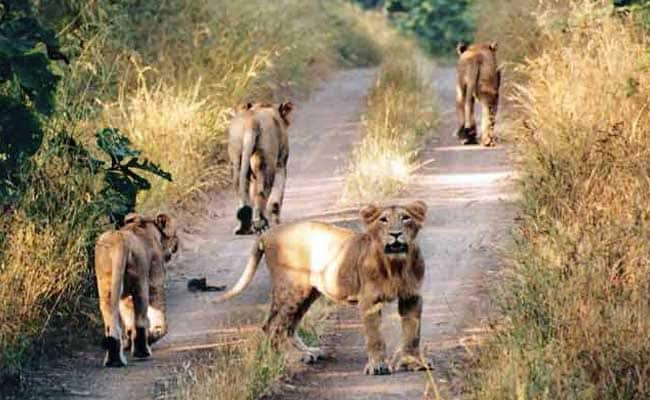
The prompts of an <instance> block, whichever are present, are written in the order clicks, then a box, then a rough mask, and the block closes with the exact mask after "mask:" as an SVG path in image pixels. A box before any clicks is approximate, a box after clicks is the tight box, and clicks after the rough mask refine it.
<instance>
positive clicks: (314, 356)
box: [301, 351, 323, 365]
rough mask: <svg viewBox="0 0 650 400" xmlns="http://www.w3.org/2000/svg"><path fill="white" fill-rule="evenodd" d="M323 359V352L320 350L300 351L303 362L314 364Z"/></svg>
mask: <svg viewBox="0 0 650 400" xmlns="http://www.w3.org/2000/svg"><path fill="white" fill-rule="evenodd" d="M322 359H323V353H322V352H320V351H305V352H303V353H302V358H301V361H302V362H303V363H304V364H307V365H310V364H315V363H316V362H317V361H319V360H322Z"/></svg>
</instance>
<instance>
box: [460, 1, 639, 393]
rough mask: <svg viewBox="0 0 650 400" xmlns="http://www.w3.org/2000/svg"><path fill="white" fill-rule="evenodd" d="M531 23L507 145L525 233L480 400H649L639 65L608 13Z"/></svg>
mask: <svg viewBox="0 0 650 400" xmlns="http://www.w3.org/2000/svg"><path fill="white" fill-rule="evenodd" d="M551 11H552V12H547V13H540V14H538V15H537V16H536V18H535V20H534V21H535V27H534V29H535V30H537V31H538V32H539V33H540V34H539V37H538V39H537V40H538V43H537V45H538V46H539V51H538V52H537V53H536V54H535V55H534V56H531V57H530V58H529V59H528V60H526V61H525V62H523V63H522V64H520V65H519V71H520V72H521V74H522V76H523V77H524V82H525V83H524V84H522V85H521V86H519V87H517V88H516V90H515V94H514V98H513V101H514V102H515V104H516V105H517V106H518V107H517V110H518V114H517V115H516V117H517V121H518V122H517V124H515V125H513V127H512V131H511V132H510V134H511V136H512V137H514V138H516V139H517V142H516V144H515V151H516V165H517V168H518V169H519V171H520V173H521V178H520V183H519V184H520V191H521V194H522V199H521V202H520V207H521V214H522V222H521V224H520V225H519V227H518V229H517V231H516V234H515V239H516V242H515V245H514V247H513V249H512V252H511V254H510V258H511V260H510V263H509V264H510V265H509V266H508V267H507V268H506V269H505V271H504V275H505V280H504V282H503V283H502V284H501V285H500V286H499V295H498V300H499V305H500V309H501V312H502V314H503V319H502V321H501V323H500V324H499V325H500V328H499V329H498V330H497V332H496V335H495V337H494V338H493V340H491V342H490V343H489V344H488V345H487V346H486V348H485V349H484V350H483V351H482V354H481V358H480V360H479V370H478V373H477V375H476V376H475V382H474V388H473V395H474V397H475V398H481V399H646V398H649V397H650V369H649V368H648V365H649V362H650V341H648V340H647V339H648V337H647V335H648V332H650V308H649V307H648V304H649V301H650V290H649V289H650V258H649V257H648V254H650V244H649V243H650V242H648V240H647V239H648V237H649V235H650V224H649V221H650V207H649V205H648V200H647V199H648V198H649V197H650V185H648V182H650V168H649V166H650V145H649V144H648V143H650V129H649V128H648V126H650V125H649V122H650V121H649V118H650V117H649V116H650V114H649V113H648V112H647V107H648V104H649V102H650V89H649V87H650V86H649V84H650V69H649V68H650V63H649V62H648V61H649V60H648V56H647V48H648V42H647V36H646V34H645V32H644V31H642V30H641V29H640V28H639V27H638V25H637V24H635V23H634V21H633V20H632V17H625V16H621V15H615V14H614V13H613V10H612V7H611V5H610V4H609V2H604V1H602V2H601V1H587V0H585V1H582V0H577V1H572V2H570V4H569V6H568V10H567V12H566V14H564V17H561V18H559V17H558V16H559V15H561V14H558V13H556V12H555V11H557V10H551Z"/></svg>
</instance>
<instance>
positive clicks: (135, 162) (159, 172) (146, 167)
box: [126, 158, 172, 182]
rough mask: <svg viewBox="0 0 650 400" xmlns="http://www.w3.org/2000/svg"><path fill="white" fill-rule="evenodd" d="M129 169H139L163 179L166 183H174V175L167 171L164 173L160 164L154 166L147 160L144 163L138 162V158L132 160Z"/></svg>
mask: <svg viewBox="0 0 650 400" xmlns="http://www.w3.org/2000/svg"><path fill="white" fill-rule="evenodd" d="M126 166H127V167H129V168H137V169H141V170H143V171H147V172H151V173H152V174H154V175H156V176H159V177H161V178H163V179H164V180H166V181H169V182H171V181H172V174H170V173H169V172H167V171H164V170H163V169H162V168H160V166H159V165H158V164H154V163H152V162H151V161H149V160H147V159H145V160H144V161H142V162H138V159H137V158H134V159H132V160H131V161H129V163H128V164H127V165H126Z"/></svg>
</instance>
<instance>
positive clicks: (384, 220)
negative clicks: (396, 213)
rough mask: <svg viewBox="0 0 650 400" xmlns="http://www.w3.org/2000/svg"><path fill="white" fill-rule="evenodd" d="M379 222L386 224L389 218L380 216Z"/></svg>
mask: <svg viewBox="0 0 650 400" xmlns="http://www.w3.org/2000/svg"><path fill="white" fill-rule="evenodd" d="M379 222H381V223H382V224H385V223H387V222H388V218H386V217H381V218H379Z"/></svg>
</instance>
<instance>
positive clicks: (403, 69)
mask: <svg viewBox="0 0 650 400" xmlns="http://www.w3.org/2000/svg"><path fill="white" fill-rule="evenodd" d="M388 42H389V43H390V44H386V45H385V47H384V63H383V64H382V66H381V69H380V71H379V73H378V75H377V78H376V82H375V85H374V87H373V88H372V89H371V90H370V93H369V94H368V99H367V108H366V112H365V114H364V116H363V125H364V137H363V140H362V141H361V143H359V145H357V146H356V147H355V148H354V150H353V152H352V159H351V162H350V165H349V167H348V173H347V176H346V180H345V188H344V192H343V196H342V201H343V202H344V203H354V204H359V203H364V202H373V201H382V200H384V199H388V198H390V197H392V196H394V195H396V194H397V193H399V192H400V191H401V190H402V189H403V187H404V185H406V184H407V183H408V181H409V178H410V177H411V175H412V174H413V172H414V168H415V166H416V163H417V157H418V152H419V150H420V149H421V146H422V145H423V143H424V141H425V139H426V138H427V135H429V134H430V133H431V132H432V130H433V128H434V126H435V124H436V122H437V119H438V108H437V103H436V101H435V98H434V94H433V92H432V91H431V87H430V86H429V85H428V84H427V83H426V81H425V79H427V77H425V76H423V74H422V65H421V62H422V58H420V57H419V54H418V51H417V49H416V47H415V46H414V45H413V44H412V43H411V42H409V41H408V40H407V39H404V38H400V37H395V38H394V39H393V40H390V41H388Z"/></svg>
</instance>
